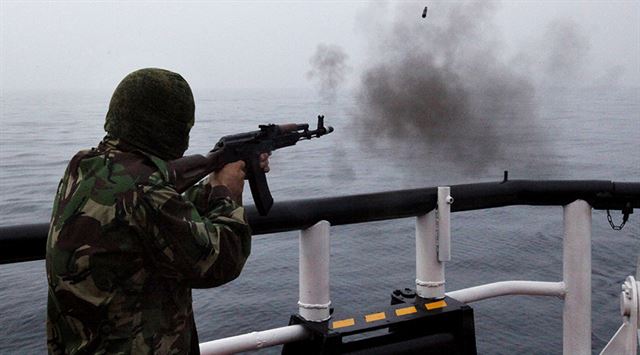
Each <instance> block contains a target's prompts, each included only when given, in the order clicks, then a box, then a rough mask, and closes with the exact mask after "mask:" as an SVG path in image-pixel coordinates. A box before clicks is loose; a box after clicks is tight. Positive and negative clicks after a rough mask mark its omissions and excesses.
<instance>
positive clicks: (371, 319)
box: [364, 312, 387, 323]
mask: <svg viewBox="0 0 640 355" xmlns="http://www.w3.org/2000/svg"><path fill="white" fill-rule="evenodd" d="M385 318H387V316H386V315H385V314H384V312H380V313H373V314H367V315H366V316H364V320H365V321H367V323H369V322H375V321H377V320H383V319H385Z"/></svg>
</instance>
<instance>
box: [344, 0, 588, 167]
mask: <svg viewBox="0 0 640 355" xmlns="http://www.w3.org/2000/svg"><path fill="white" fill-rule="evenodd" d="M396 10H397V11H396V13H397V17H396V19H395V21H385V18H384V17H381V13H382V15H383V16H389V12H387V11H384V9H383V10H382V11H381V9H380V7H377V8H375V9H371V10H370V13H368V14H366V16H364V17H362V21H361V25H362V26H361V27H362V29H363V30H364V32H365V33H367V34H368V38H369V46H370V53H369V56H368V57H369V58H372V59H373V61H371V62H370V65H369V67H368V68H366V69H365V71H364V73H363V75H362V78H361V82H360V88H359V90H358V94H357V107H358V108H357V110H356V113H354V115H355V118H356V120H355V125H356V126H357V127H356V128H358V127H359V128H362V131H361V132H362V134H361V135H360V136H361V137H360V138H361V141H362V142H363V143H365V144H367V145H368V146H371V145H372V143H373V141H374V138H375V140H378V139H379V138H381V137H382V138H386V139H387V140H389V141H391V142H392V143H393V150H394V154H396V152H397V154H398V157H405V156H408V155H410V153H411V152H419V153H418V154H423V155H425V156H431V157H433V156H437V157H438V159H439V160H442V159H448V160H450V161H453V162H456V164H459V165H460V166H462V167H463V168H464V170H465V172H467V173H474V172H482V171H483V170H485V169H486V168H487V167H488V166H489V165H495V163H496V162H500V163H501V164H502V167H510V166H511V165H512V164H519V165H531V166H529V167H527V168H528V169H531V168H538V167H540V165H541V164H542V165H543V164H544V159H537V160H535V161H534V160H531V161H525V162H523V160H528V158H527V157H530V156H531V151H529V150H530V149H535V150H536V151H537V152H540V153H541V154H549V151H550V149H552V148H551V146H550V145H548V144H547V145H545V146H540V145H537V146H527V144H528V142H540V141H543V140H544V139H543V138H544V134H545V133H544V129H543V128H542V127H539V126H538V125H537V124H536V118H537V116H538V110H537V104H536V88H537V84H538V83H544V84H545V85H548V84H549V78H561V79H567V78H569V77H570V78H578V77H579V69H580V67H579V66H578V63H580V62H581V61H582V58H584V57H586V52H587V51H588V42H587V41H586V39H585V38H584V37H583V36H581V35H580V33H579V31H577V30H576V29H575V27H574V26H573V25H572V24H566V23H562V22H557V23H553V24H552V25H551V26H552V27H550V28H549V29H548V30H547V31H546V32H545V35H543V37H542V38H541V39H540V42H538V44H539V46H533V47H529V48H527V50H525V51H520V52H519V53H518V54H517V55H516V56H515V57H512V58H505V54H504V46H503V44H502V43H501V41H500V40H499V38H500V34H499V33H498V31H497V30H496V28H495V26H494V23H493V17H492V15H493V13H494V12H495V10H496V7H495V4H487V3H477V2H476V3H459V2H456V3H449V4H443V3H437V5H434V6H431V5H430V6H429V11H428V16H427V18H426V19H422V18H421V13H422V10H423V6H418V5H415V4H414V5H412V6H406V4H405V6H399V7H398V8H397V9H396ZM371 132H375V134H374V135H372V134H371Z"/></svg>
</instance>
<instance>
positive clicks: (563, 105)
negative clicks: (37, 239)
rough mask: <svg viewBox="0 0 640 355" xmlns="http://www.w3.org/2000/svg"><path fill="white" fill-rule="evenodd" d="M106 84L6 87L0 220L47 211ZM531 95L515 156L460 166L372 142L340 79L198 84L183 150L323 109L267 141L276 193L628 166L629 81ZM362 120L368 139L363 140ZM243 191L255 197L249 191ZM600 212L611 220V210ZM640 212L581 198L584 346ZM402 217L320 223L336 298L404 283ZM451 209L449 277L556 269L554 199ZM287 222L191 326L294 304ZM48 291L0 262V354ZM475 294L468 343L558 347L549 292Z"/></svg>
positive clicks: (612, 176) (409, 251) (408, 265)
mask: <svg viewBox="0 0 640 355" xmlns="http://www.w3.org/2000/svg"><path fill="white" fill-rule="evenodd" d="M109 96H110V92H109V91H103V92H91V91H82V90H78V91H75V92H72V91H67V92H62V91H55V92H54V91H40V92H38V91H30V92H4V93H2V101H1V105H2V106H1V111H0V112H1V117H0V226H11V225H18V224H29V223H43V222H48V220H49V215H50V212H51V206H52V201H53V197H54V193H55V189H56V186H57V183H58V181H59V179H60V177H61V175H62V174H63V172H64V169H65V166H66V164H67V162H68V159H69V158H70V157H71V156H73V154H75V152H76V151H77V150H80V149H84V148H87V147H92V146H95V145H96V144H97V143H98V141H99V140H100V139H101V138H102V136H103V135H104V131H103V128H102V126H103V123H104V115H105V112H106V108H107V105H108V100H109ZM536 102H537V105H538V109H537V111H536V115H537V116H536V117H535V119H534V117H532V120H531V121H530V122H528V123H527V124H528V125H530V126H535V127H537V129H538V130H542V131H543V132H544V133H545V134H543V135H540V134H536V135H532V136H530V137H528V136H527V134H526V132H527V129H528V128H527V127H526V126H523V125H522V124H519V125H509V124H506V125H502V126H500V128H499V129H500V130H501V131H500V135H499V136H502V137H504V139H505V142H507V148H508V150H507V151H509V152H513V155H512V156H511V155H510V156H508V157H506V158H505V157H503V158H501V159H498V160H496V161H495V162H492V163H490V164H488V165H486V166H484V167H483V168H482V169H473V170H471V169H468V168H466V167H465V166H466V165H467V163H468V164H469V165H473V164H472V163H473V162H465V161H464V159H462V160H460V161H447V160H446V159H442V157H440V156H434V155H432V154H427V152H422V151H420V149H419V147H420V145H416V147H418V148H417V149H415V150H406V149H404V150H401V151H402V152H400V150H398V149H395V147H396V146H397V145H399V144H400V142H393V141H391V142H385V141H380V142H378V143H376V144H371V142H372V141H373V142H376V139H375V138H376V137H377V136H378V135H380V136H383V135H382V134H381V132H379V130H380V129H381V128H380V127H377V128H375V129H374V128H369V127H367V121H366V120H363V119H362V117H360V116H359V115H358V104H357V100H356V99H355V98H354V97H353V96H350V95H347V94H345V95H343V96H340V97H339V98H338V100H337V101H335V102H324V101H321V100H319V99H318V98H317V95H315V94H314V93H313V92H307V91H304V90H302V91H295V90H233V91H231V90H227V91H220V90H196V106H197V109H196V117H197V118H196V125H195V126H194V128H193V130H192V134H191V145H190V149H189V151H188V152H187V154H194V153H205V152H207V151H208V150H209V149H210V148H211V147H212V146H213V144H214V143H215V142H216V141H217V139H218V138H219V137H220V136H222V135H225V134H232V133H237V132H243V131H249V130H255V129H256V127H257V125H258V124H264V123H287V122H296V123H303V122H309V123H311V124H312V125H313V124H315V118H316V116H317V115H318V114H324V115H325V116H326V123H327V124H329V125H332V126H334V127H335V132H334V133H332V134H331V135H328V136H326V137H323V138H321V139H318V140H313V141H311V142H302V143H300V144H298V145H297V146H295V147H290V148H286V149H283V150H281V151H277V152H275V154H274V155H273V156H272V160H271V166H272V171H271V172H270V173H269V174H268V179H269V184H270V187H271V191H272V193H273V196H274V199H275V200H276V201H285V200H290V199H301V198H316V197H324V196H340V195H350V194H357V193H367V192H379V191H389V190H399V189H406V188H417V187H431V186H438V185H441V186H443V185H455V184H461V183H471V182H486V181H497V180H500V179H502V172H503V170H509V171H510V175H509V176H510V178H511V179H534V178H535V179H602V180H612V181H635V182H637V181H640V88H597V89H580V90H554V91H553V92H538V94H537V97H536ZM392 122H393V118H392V117H390V123H392ZM529 128H530V127H529ZM382 129H384V128H382ZM367 134H369V135H370V136H371V137H370V138H374V139H373V140H371V139H362V136H363V135H367ZM450 134H451V135H452V136H454V135H456V132H450ZM358 137H359V138H358ZM516 137H520V138H516ZM523 137H524V138H523ZM482 143H483V142H477V144H482ZM543 148H545V149H543ZM245 201H246V203H248V204H250V203H252V202H251V197H250V193H249V192H248V191H246V192H245ZM612 214H613V217H614V219H616V220H617V221H619V220H620V218H621V216H620V213H619V212H618V211H615V212H612ZM639 221H640V215H639V214H638V213H635V214H633V215H631V219H630V221H629V222H628V223H627V225H626V226H625V228H624V229H623V230H622V231H620V232H615V231H613V230H612V229H611V227H610V226H609V224H608V222H607V218H606V212H604V211H594V213H593V241H592V248H593V249H592V250H593V274H592V275H593V276H592V285H593V296H592V297H593V298H592V300H593V305H592V310H593V317H592V318H593V335H592V339H593V349H594V352H599V351H600V350H601V349H602V347H603V346H604V345H605V344H606V342H607V341H608V340H609V339H610V338H611V337H612V336H613V334H614V332H615V331H616V330H617V328H618V327H619V326H620V325H621V322H622V318H621V317H620V315H619V300H618V297H619V293H620V284H621V283H622V282H623V280H624V278H625V277H626V276H627V275H630V274H633V273H634V272H635V267H636V258H637V256H638V255H640V222H639ZM414 223H415V221H414V219H413V218H406V219H399V220H393V221H384V222H375V223H367V224H356V225H346V226H336V227H333V228H332V229H331V234H332V237H331V238H332V239H331V300H332V305H333V307H334V308H335V311H336V313H342V314H345V313H347V312H357V314H365V312H375V311H380V310H382V309H383V308H384V307H385V306H386V305H388V303H389V295H390V293H391V291H393V290H394V289H396V288H404V287H413V285H414V280H415V249H414V228H415V226H414ZM451 223H452V261H451V262H449V263H447V265H446V276H447V283H446V288H447V290H456V289H460V288H465V287H471V286H475V285H479V284H484V283H489V282H495V281H503V280H539V281H559V280H561V277H562V240H561V239H562V208H561V207H527V206H516V207H506V208H497V209H491V210H483V211H473V212H462V213H455V214H453V216H452V220H451ZM297 235H298V233H296V232H289V233H280V234H270V235H260V236H256V237H254V238H253V249H252V254H251V257H250V258H249V260H248V262H247V264H246V266H245V269H244V271H243V273H242V275H241V276H240V277H239V278H238V279H237V280H235V281H233V282H231V283H229V284H227V285H224V286H222V287H218V288H214V289H206V290H195V291H194V309H195V314H196V322H197V326H198V330H199V335H200V341H208V340H213V339H217V338H221V337H227V336H232V335H237V334H241V333H245V332H250V331H256V330H265V329H270V328H275V327H280V326H284V325H287V324H288V320H289V317H290V315H291V314H293V313H296V311H297V299H298V270H297V267H298V241H297ZM46 295H47V285H46V277H45V272H44V262H43V261H34V262H26V263H19V264H11V265H0V320H1V323H2V326H1V327H0V353H3V354H4V353H10V354H13V353H15V354H25V353H43V352H45V351H46V336H45V311H46ZM472 306H473V308H474V311H475V320H476V339H477V345H478V351H479V353H481V354H513V353H532V354H553V353H560V352H561V351H562V350H561V349H562V301H561V300H560V299H556V298H549V297H529V296H508V297H501V298H496V299H491V300H485V301H480V302H477V303H474V304H472ZM263 352H265V353H274V352H275V353H277V352H278V349H277V348H275V349H269V350H264V351H263Z"/></svg>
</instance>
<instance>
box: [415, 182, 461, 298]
mask: <svg viewBox="0 0 640 355" xmlns="http://www.w3.org/2000/svg"><path fill="white" fill-rule="evenodd" d="M452 202H453V199H452V198H451V196H449V187H438V212H436V210H432V211H431V212H429V213H427V214H425V215H422V216H418V217H417V218H416V293H417V294H418V296H420V297H422V298H444V296H445V295H444V291H445V277H444V262H445V261H448V260H450V259H451V242H450V234H451V233H450V222H449V221H450V215H451V214H450V211H451V206H450V205H451V203H452ZM436 213H437V216H438V218H436ZM436 226H437V227H438V228H436Z"/></svg>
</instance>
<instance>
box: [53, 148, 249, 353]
mask: <svg viewBox="0 0 640 355" xmlns="http://www.w3.org/2000/svg"><path fill="white" fill-rule="evenodd" d="M250 249H251V237H250V230H249V226H248V224H247V221H246V218H245V213H244V209H243V208H242V207H241V206H239V205H238V204H236V203H235V202H233V201H232V200H231V198H230V197H229V190H228V189H227V188H226V187H222V186H218V187H214V188H211V187H210V186H209V185H207V184H199V185H196V186H194V187H192V188H191V189H190V190H189V191H187V192H186V193H185V194H184V195H180V194H178V193H177V192H176V191H175V189H174V188H173V187H172V185H171V184H170V183H168V181H167V168H166V163H165V162H164V161H163V160H161V159H159V158H157V157H155V156H153V155H149V154H146V153H144V152H141V151H138V150H135V149H133V148H131V147H127V146H126V145H125V144H124V143H123V142H118V141H117V140H115V139H112V138H109V137H107V138H105V140H103V141H102V142H101V143H100V145H99V146H98V148H93V149H91V150H85V151H81V152H79V153H78V154H76V155H75V156H74V157H73V159H72V160H71V162H70V163H69V166H68V167H67V170H66V172H65V175H64V177H63V178H62V180H61V181H60V185H59V187H58V192H57V196H56V199H55V202H54V207H53V214H52V217H51V225H50V229H49V236H48V240H47V261H46V267H47V279H48V282H49V294H48V305H47V344H48V347H49V352H50V353H55V354H74V353H76V354H94V353H125V354H146V353H161V354H166V353H171V354H174V353H176V354H178V353H179V354H186V353H198V352H199V351H198V337H197V333H196V328H195V322H194V318H193V310H192V305H191V288H200V287H213V286H217V285H221V284H224V283H226V282H229V281H231V280H233V279H234V278H236V277H237V276H238V275H239V274H240V271H241V269H242V267H243V265H244V262H245V261H246V259H247V257H248V256H249V252H250Z"/></svg>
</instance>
